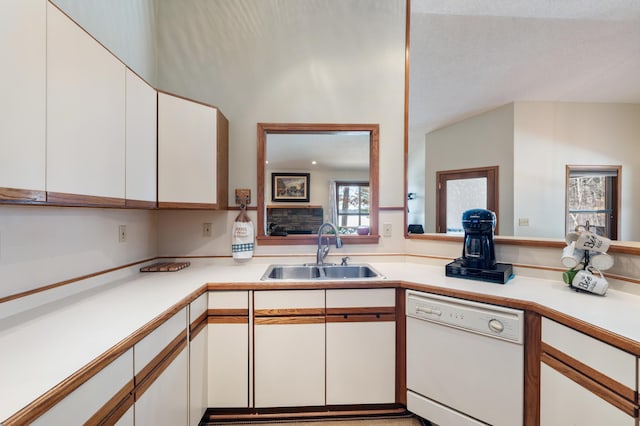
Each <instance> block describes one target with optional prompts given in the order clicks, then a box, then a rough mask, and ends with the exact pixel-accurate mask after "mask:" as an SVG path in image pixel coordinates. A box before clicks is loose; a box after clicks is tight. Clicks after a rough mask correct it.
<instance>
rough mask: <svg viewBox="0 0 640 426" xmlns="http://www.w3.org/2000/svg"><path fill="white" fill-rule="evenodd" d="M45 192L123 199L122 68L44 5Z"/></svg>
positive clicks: (51, 6)
mask: <svg viewBox="0 0 640 426" xmlns="http://www.w3.org/2000/svg"><path fill="white" fill-rule="evenodd" d="M46 57H47V168H46V169H47V173H46V178H47V191H53V192H57V193H70V194H80V195H89V196H99V197H109V198H117V199H122V202H123V203H124V197H125V66H124V64H122V62H120V61H119V60H118V59H117V58H116V57H115V56H113V55H112V54H111V53H110V52H109V51H107V50H106V49H105V48H104V47H102V46H101V45H100V44H99V43H98V42H97V41H96V40H94V39H93V38H92V37H91V36H89V34H87V33H86V32H85V31H84V30H83V29H82V28H80V27H79V26H77V25H76V24H75V23H74V22H73V21H71V20H70V19H69V18H67V17H66V16H65V15H64V14H63V13H62V12H61V11H60V10H58V9H57V8H56V7H55V6H53V5H52V4H50V3H47V55H46Z"/></svg>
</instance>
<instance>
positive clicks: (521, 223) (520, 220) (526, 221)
mask: <svg viewBox="0 0 640 426" xmlns="http://www.w3.org/2000/svg"><path fill="white" fill-rule="evenodd" d="M518 226H529V218H528V217H521V218H518Z"/></svg>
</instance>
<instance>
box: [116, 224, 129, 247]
mask: <svg viewBox="0 0 640 426" xmlns="http://www.w3.org/2000/svg"><path fill="white" fill-rule="evenodd" d="M118 241H119V242H121V243H126V242H127V225H120V226H118Z"/></svg>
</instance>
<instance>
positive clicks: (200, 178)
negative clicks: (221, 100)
mask: <svg viewBox="0 0 640 426" xmlns="http://www.w3.org/2000/svg"><path fill="white" fill-rule="evenodd" d="M227 139H228V124H227V121H226V118H225V117H224V115H222V114H221V113H220V111H218V110H217V109H216V108H214V107H211V106H208V105H203V104H200V103H197V102H193V101H190V100H187V99H183V98H180V97H177V96H172V95H169V94H166V93H159V94H158V205H159V207H171V208H176V207H178V208H179V207H187V208H219V209H222V208H226V205H227V191H228V189H227V186H228V167H227V157H228V156H227V147H228V141H227Z"/></svg>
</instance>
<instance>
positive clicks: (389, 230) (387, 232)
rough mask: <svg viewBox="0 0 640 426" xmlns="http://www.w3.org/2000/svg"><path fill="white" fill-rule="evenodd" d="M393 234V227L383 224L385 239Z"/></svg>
mask: <svg viewBox="0 0 640 426" xmlns="http://www.w3.org/2000/svg"><path fill="white" fill-rule="evenodd" d="M392 233H393V227H392V226H391V224H390V223H384V224H382V236H383V237H390V236H391V235H392Z"/></svg>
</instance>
